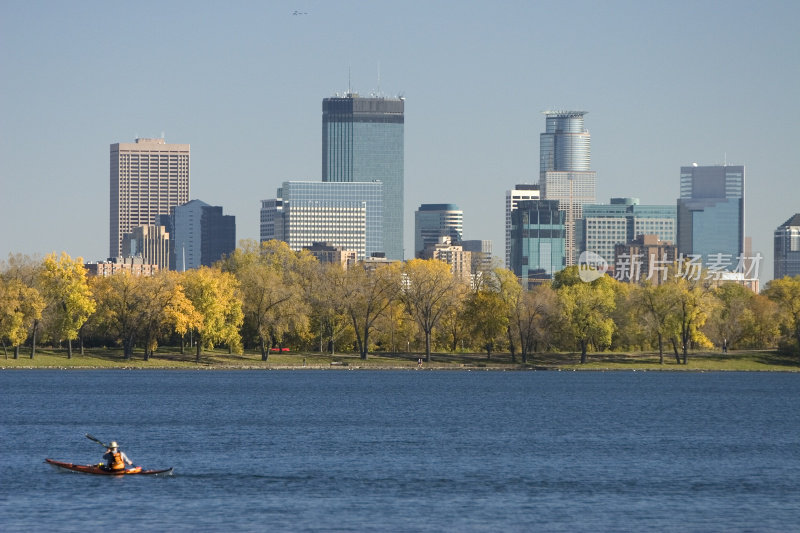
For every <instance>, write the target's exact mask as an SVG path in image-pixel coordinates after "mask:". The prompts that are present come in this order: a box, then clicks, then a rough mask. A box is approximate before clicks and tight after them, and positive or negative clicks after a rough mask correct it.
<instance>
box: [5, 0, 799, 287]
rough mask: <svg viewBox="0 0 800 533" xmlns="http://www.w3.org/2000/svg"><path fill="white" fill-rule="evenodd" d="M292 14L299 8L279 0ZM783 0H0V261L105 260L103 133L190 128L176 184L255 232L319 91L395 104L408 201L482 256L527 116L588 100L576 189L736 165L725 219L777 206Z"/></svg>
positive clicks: (317, 132) (785, 145)
mask: <svg viewBox="0 0 800 533" xmlns="http://www.w3.org/2000/svg"><path fill="white" fill-rule="evenodd" d="M295 11H298V12H301V13H306V14H300V15H294V14H293V12H295ZM798 20H800V2H794V1H789V0H787V1H783V2H779V1H766V2H752V1H737V0H731V1H713V2H712V1H706V0H699V1H698V0H694V1H681V0H679V1H669V2H667V1H664V2H657V1H652V2H641V1H618V0H609V1H604V2H598V1H586V2H584V1H581V0H575V1H570V2H530V1H520V2H503V1H499V2H486V1H481V2H473V1H463V0H462V1H439V2H426V1H416V0H410V1H405V2H383V1H376V0H372V1H365V2H350V1H346V0H342V1H337V2H330V1H310V0H309V1H296V2H295V1H274V2H256V1H252V2H250V1H243V0H242V1H234V2H230V3H223V2H210V1H209V2H204V1H197V0H196V1H192V2H179V1H170V2H163V1H159V2H153V1H148V0H140V1H137V2H134V3H130V2H105V1H103V2H94V1H78V2H60V1H20V0H6V1H4V2H0V259H4V258H6V257H7V256H8V254H9V253H24V254H29V255H42V256H43V255H46V254H48V253H50V252H53V251H56V252H61V251H66V252H67V253H68V254H70V255H71V256H72V257H77V256H80V257H83V258H84V259H85V260H87V261H97V260H102V259H105V258H106V257H107V256H108V232H109V145H110V144H113V143H117V142H133V140H134V139H135V138H137V137H161V136H162V135H163V136H164V138H165V139H166V142H168V143H179V144H184V143H186V144H190V145H191V185H190V187H191V193H190V196H191V199H200V200H203V201H205V202H207V203H209V204H212V205H221V206H223V208H224V211H225V214H230V215H235V216H236V231H237V239H258V236H259V209H260V200H262V199H267V198H274V197H275V193H276V189H277V187H279V186H280V184H281V183H282V182H283V181H286V180H319V179H321V137H322V133H321V132H322V125H321V124H322V99H323V98H325V97H329V96H333V95H335V94H336V93H344V92H346V91H347V90H348V88H350V89H352V90H353V91H356V92H359V93H360V94H362V95H369V94H370V93H377V92H380V93H382V94H385V95H386V96H398V95H402V96H403V97H404V98H405V99H406V102H405V206H404V211H405V213H404V215H405V243H404V246H405V250H406V257H407V258H408V257H409V256H411V255H413V238H414V227H413V225H414V211H415V210H416V209H417V208H418V207H419V205H420V204H423V203H455V204H457V205H459V206H460V207H461V209H462V210H463V211H464V238H465V239H489V240H491V241H492V242H493V248H494V255H495V256H497V257H500V258H502V257H503V254H504V247H505V243H504V224H505V207H504V202H505V191H506V190H508V189H511V188H513V186H514V185H515V184H518V183H536V182H537V181H538V173H539V134H540V133H542V132H543V131H544V125H545V119H544V115H542V111H545V110H551V109H568V110H584V111H588V114H587V115H586V117H585V125H586V128H587V129H588V130H589V132H590V133H591V136H592V169H593V170H595V171H597V200H598V202H599V203H608V201H609V198H611V197H618V196H631V197H638V198H639V199H640V201H641V203H642V204H674V203H675V201H676V199H677V198H678V196H679V177H680V167H681V166H686V165H691V164H692V163H698V164H700V165H714V164H721V163H723V162H727V163H728V164H731V165H742V164H743V165H745V166H746V193H745V198H746V200H745V203H746V215H745V216H746V220H745V226H746V227H745V231H746V233H747V235H750V236H752V238H753V250H754V252H760V253H761V254H762V255H763V256H764V258H765V259H764V261H763V262H762V263H761V268H760V277H761V280H762V283H763V282H766V281H768V280H769V279H771V278H772V268H773V267H772V255H773V254H772V234H773V231H774V230H775V228H776V227H777V226H778V225H780V224H782V223H783V222H785V221H786V220H787V219H788V218H790V217H791V216H792V215H793V214H795V213H798V212H800V175H798V167H797V165H796V164H795V162H794V160H793V157H794V156H796V155H797V154H798V152H800V149H799V148H798V146H799V145H798V136H797V134H796V130H797V127H798V122H800V98H799V97H798V96H800V59H798V58H800V32H799V31H798V29H797V21H798Z"/></svg>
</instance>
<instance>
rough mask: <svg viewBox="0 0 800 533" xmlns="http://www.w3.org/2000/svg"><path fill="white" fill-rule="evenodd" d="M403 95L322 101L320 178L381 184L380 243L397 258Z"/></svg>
mask: <svg viewBox="0 0 800 533" xmlns="http://www.w3.org/2000/svg"><path fill="white" fill-rule="evenodd" d="M404 108H405V100H404V99H403V98H362V97H360V96H359V95H358V94H354V93H348V94H347V95H345V96H344V97H335V98H325V99H323V100H322V181H323V182H358V181H367V182H372V181H380V182H382V183H383V230H382V231H383V246H384V249H383V250H382V251H384V252H385V253H386V257H387V258H389V259H396V260H402V259H403V258H404V257H403V154H404V151H403V128H404V121H405V118H404Z"/></svg>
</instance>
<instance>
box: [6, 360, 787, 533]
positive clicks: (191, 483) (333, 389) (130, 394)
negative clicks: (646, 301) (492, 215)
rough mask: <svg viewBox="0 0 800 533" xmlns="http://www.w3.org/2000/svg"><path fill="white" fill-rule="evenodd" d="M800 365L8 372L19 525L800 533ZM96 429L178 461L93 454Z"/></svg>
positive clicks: (15, 525)
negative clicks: (66, 466) (124, 460)
mask: <svg viewBox="0 0 800 533" xmlns="http://www.w3.org/2000/svg"><path fill="white" fill-rule="evenodd" d="M799 397H800V376H798V375H795V374H783V373H678V372H675V373H658V372H647V373H642V372H602V373H601V372H451V371H439V372H433V371H406V372H394V371H346V370H341V371H311V370H309V371H302V370H298V371H227V372H226V371H196V372H195V371H121V370H120V371H116V370H115V371H75V370H72V371H49V370H36V371H4V372H0V464H1V465H2V469H0V529H2V530H3V531H47V530H55V531H100V530H119V531H143V530H144V531H229V530H234V531H565V532H566V531H569V532H575V531H642V530H649V531H780V532H785V531H791V530H798V529H800V526H799V524H800V410H798V409H797V406H796V402H797V399H798V398H799ZM84 433H90V434H93V435H95V436H97V437H99V438H101V439H106V440H112V439H113V440H117V441H119V442H120V444H121V445H122V447H123V450H125V451H126V452H127V454H128V455H129V456H130V457H131V459H132V460H133V461H134V463H135V464H139V465H143V466H145V467H148V468H163V467H169V466H174V467H175V473H174V475H172V476H163V477H145V476H139V477H137V476H131V477H125V478H114V477H101V476H90V475H84V474H76V473H71V472H66V471H59V470H56V469H54V468H53V467H50V466H49V465H46V464H43V463H42V460H43V459H44V458H45V457H51V458H55V459H60V460H65V461H69V462H75V463H86V464H89V463H95V462H98V461H99V460H100V457H101V455H102V453H103V451H104V450H103V449H102V448H101V447H100V446H99V445H97V444H95V443H92V442H91V441H89V440H87V439H86V438H84V436H83V435H84Z"/></svg>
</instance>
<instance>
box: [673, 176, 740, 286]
mask: <svg viewBox="0 0 800 533" xmlns="http://www.w3.org/2000/svg"><path fill="white" fill-rule="evenodd" d="M678 253H679V254H683V255H684V256H688V255H699V256H701V257H702V261H703V264H704V265H708V264H711V263H717V262H718V259H720V255H719V254H722V258H723V259H725V260H729V261H730V268H728V269H727V270H734V269H735V268H736V267H737V263H738V260H739V258H740V256H742V254H743V253H744V166H729V165H717V166H698V165H692V166H690V167H681V197H680V198H679V199H678Z"/></svg>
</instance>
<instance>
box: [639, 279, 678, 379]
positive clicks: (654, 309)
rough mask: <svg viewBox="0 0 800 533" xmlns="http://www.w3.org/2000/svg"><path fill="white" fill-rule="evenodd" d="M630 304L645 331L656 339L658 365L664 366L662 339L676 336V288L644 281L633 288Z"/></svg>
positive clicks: (673, 285)
mask: <svg viewBox="0 0 800 533" xmlns="http://www.w3.org/2000/svg"><path fill="white" fill-rule="evenodd" d="M630 302H631V307H632V309H633V311H634V312H635V313H636V314H637V315H638V316H639V317H640V319H641V324H642V325H643V326H644V328H645V331H647V332H649V334H651V335H654V336H655V337H656V340H657V343H658V357H659V363H661V364H664V339H665V338H667V339H670V338H673V337H675V336H676V335H677V322H676V321H675V311H676V308H677V305H678V293H677V286H676V285H675V284H671V283H670V284H667V283H664V284H661V285H654V284H652V283H650V282H649V281H645V283H644V284H642V285H638V286H634V288H633V292H632V294H631V300H630Z"/></svg>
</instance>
